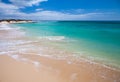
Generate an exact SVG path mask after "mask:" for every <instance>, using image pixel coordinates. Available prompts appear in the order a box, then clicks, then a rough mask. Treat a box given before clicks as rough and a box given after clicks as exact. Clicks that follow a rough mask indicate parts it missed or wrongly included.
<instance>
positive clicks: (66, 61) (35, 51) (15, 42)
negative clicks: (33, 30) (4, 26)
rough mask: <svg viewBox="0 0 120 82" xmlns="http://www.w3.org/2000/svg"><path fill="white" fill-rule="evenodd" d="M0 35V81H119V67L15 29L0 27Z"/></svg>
mask: <svg viewBox="0 0 120 82" xmlns="http://www.w3.org/2000/svg"><path fill="white" fill-rule="evenodd" d="M0 38H1V39H0V41H1V43H0V82H120V70H119V69H118V70H116V69H112V68H109V67H107V66H105V65H101V64H97V63H94V62H90V60H87V59H84V58H76V57H75V56H74V53H71V52H69V51H64V50H62V51H61V50H60V49H59V48H56V47H54V46H50V45H49V44H47V41H42V40H37V39H34V40H33V38H30V37H25V36H24V34H22V33H21V32H20V31H19V30H15V29H14V30H0ZM66 54H67V55H66Z"/></svg>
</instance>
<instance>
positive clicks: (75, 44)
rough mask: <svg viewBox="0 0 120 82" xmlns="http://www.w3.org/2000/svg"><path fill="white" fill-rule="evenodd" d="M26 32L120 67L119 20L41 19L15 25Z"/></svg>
mask: <svg viewBox="0 0 120 82" xmlns="http://www.w3.org/2000/svg"><path fill="white" fill-rule="evenodd" d="M16 25H17V26H19V27H21V28H22V29H23V30H25V31H26V33H27V34H26V35H28V36H32V37H38V38H39V39H45V40H49V41H59V42H57V43H56V42H54V43H52V42H51V43H50V44H53V45H57V46H58V47H60V48H63V49H66V50H70V51H72V52H74V53H79V54H80V56H81V54H82V56H85V57H87V58H90V59H92V60H97V61H100V62H104V63H107V64H108V63H109V64H110V65H114V66H120V61H119V59H120V22H118V21H92V22H89V21H44V22H38V23H26V24H16Z"/></svg>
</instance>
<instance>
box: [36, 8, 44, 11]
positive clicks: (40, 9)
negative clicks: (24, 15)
mask: <svg viewBox="0 0 120 82" xmlns="http://www.w3.org/2000/svg"><path fill="white" fill-rule="evenodd" d="M35 10H36V11H42V10H44V9H42V8H37V9H35Z"/></svg>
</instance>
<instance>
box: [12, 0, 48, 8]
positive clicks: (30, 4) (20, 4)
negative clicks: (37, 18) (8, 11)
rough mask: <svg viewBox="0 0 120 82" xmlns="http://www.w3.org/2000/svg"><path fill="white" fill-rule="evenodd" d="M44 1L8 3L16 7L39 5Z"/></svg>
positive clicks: (14, 0) (24, 0)
mask: <svg viewBox="0 0 120 82" xmlns="http://www.w3.org/2000/svg"><path fill="white" fill-rule="evenodd" d="M44 1H47V0H10V2H12V4H13V5H16V6H18V7H26V6H33V5H39V3H41V2H44Z"/></svg>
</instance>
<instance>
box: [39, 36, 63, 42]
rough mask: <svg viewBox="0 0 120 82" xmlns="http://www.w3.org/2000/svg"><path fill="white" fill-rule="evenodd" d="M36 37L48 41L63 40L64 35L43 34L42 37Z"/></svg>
mask: <svg viewBox="0 0 120 82" xmlns="http://www.w3.org/2000/svg"><path fill="white" fill-rule="evenodd" d="M38 39H46V40H50V41H63V40H65V37H64V36H44V37H38Z"/></svg>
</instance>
